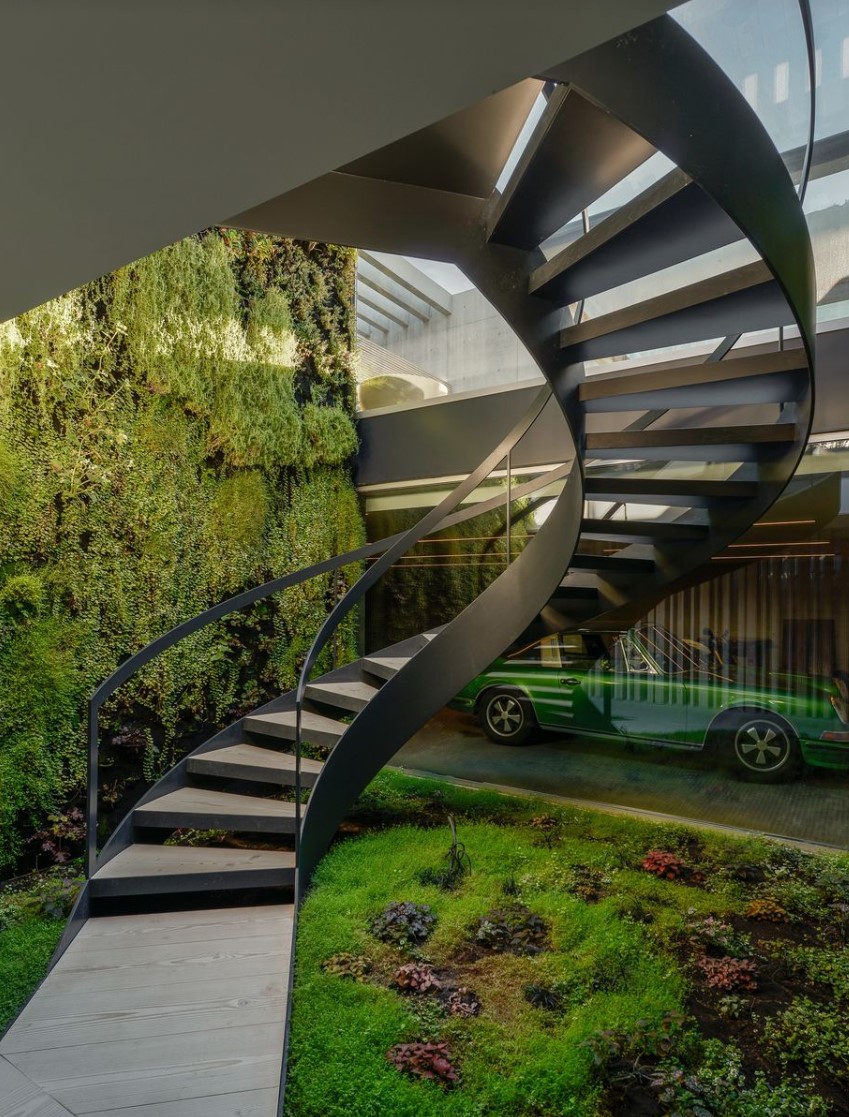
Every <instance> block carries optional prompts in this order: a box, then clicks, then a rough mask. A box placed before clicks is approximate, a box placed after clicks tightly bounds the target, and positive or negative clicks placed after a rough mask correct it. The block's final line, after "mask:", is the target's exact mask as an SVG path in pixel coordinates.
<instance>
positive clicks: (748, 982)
mask: <svg viewBox="0 0 849 1117" xmlns="http://www.w3.org/2000/svg"><path fill="white" fill-rule="evenodd" d="M696 965H697V966H698V967H699V969H700V970H701V971H702V973H703V974H704V978H705V985H707V987H708V989H723V990H727V991H728V992H729V993H732V992H734V990H735V989H748V990H750V991H752V992H753V991H754V990H755V989H757V987H758V967H757V965H756V963H755V962H753V961H752V960H751V959H750V958H708V957H707V955H704V956H703V957H701V958H699V959H698V961H697V962H696Z"/></svg>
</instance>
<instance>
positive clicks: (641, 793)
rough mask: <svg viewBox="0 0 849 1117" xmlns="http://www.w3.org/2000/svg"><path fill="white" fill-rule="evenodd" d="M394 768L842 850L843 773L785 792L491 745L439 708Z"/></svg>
mask: <svg viewBox="0 0 849 1117" xmlns="http://www.w3.org/2000/svg"><path fill="white" fill-rule="evenodd" d="M395 763H396V764H397V765H399V766H402V767H404V768H410V769H416V770H419V771H426V772H432V773H439V774H440V775H445V776H453V777H458V778H460V779H467V780H477V781H480V782H483V783H490V784H503V785H509V786H512V787H516V788H522V789H525V790H530V791H539V792H544V793H548V794H552V795H562V796H566V797H568V798H574V799H585V800H590V801H593V802H597V803H606V804H612V805H615V806H623V807H629V808H634V809H638V810H643V811H657V812H660V813H663V814H671V815H678V816H681V817H683V818H688V819H695V820H701V821H705V822H712V823H719V824H721V825H725V826H735V827H742V828H744V829H747V830H757V831H761V832H763V833H767V834H772V835H776V836H779V837H787V838H796V839H801V840H803V841H809V842H822V843H825V844H828V845H835V846H841V847H844V848H849V772H832V771H828V770H825V769H822V768H820V769H809V770H808V771H807V772H806V773H805V775H804V776H803V777H802V778H801V779H799V780H796V781H794V782H793V783H789V784H778V785H763V784H752V783H745V782H742V781H740V780H738V779H736V778H734V777H733V776H731V775H730V774H728V773H727V772H725V771H724V770H722V769H720V768H718V767H717V766H716V764H715V763H711V762H710V761H709V759H708V758H707V757H701V756H698V755H695V754H689V753H682V752H674V751H671V750H665V749H654V748H649V747H646V746H642V745H641V746H638V751H636V752H630V751H627V749H626V748H625V746H624V745H620V744H619V743H616V742H613V743H608V742H601V741H594V740H590V739H589V738H586V737H583V738H582V737H569V738H559V737H557V736H555V735H553V734H552V735H547V734H542V733H540V734H539V735H538V737H537V738H535V739H532V742H531V743H530V744H528V745H523V746H521V747H518V748H510V747H507V746H504V745H496V744H493V743H492V742H491V741H490V740H489V739H488V738H487V737H486V736H485V735H484V733H483V732H482V730H480V729H479V728H478V726H477V723H476V721H475V720H474V718H472V717H470V716H469V715H468V714H461V713H458V712H456V711H454V710H444V711H443V712H442V713H441V714H440V715H439V716H438V717H436V718H434V719H433V721H431V722H429V723H428V725H426V726H425V728H424V729H422V730H420V732H419V733H417V734H416V736H415V737H413V738H412V739H411V740H410V741H409V742H408V744H407V745H405V746H404V748H403V749H402V750H401V751H400V752H399V753H398V755H397V757H396V759H395Z"/></svg>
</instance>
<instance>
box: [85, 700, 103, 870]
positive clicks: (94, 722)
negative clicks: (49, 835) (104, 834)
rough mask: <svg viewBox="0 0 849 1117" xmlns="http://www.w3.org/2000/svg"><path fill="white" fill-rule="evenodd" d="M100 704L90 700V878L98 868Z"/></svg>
mask: <svg viewBox="0 0 849 1117" xmlns="http://www.w3.org/2000/svg"><path fill="white" fill-rule="evenodd" d="M99 708H100V704H99V703H98V702H97V701H96V700H95V699H94V697H91V698H89V700H88V788H87V794H86V822H85V874H86V877H87V878H88V879H89V880H90V879H91V878H92V877H93V876H94V873H95V870H96V868H97V807H98V798H99V791H100V765H99V757H98V753H99V748H100V731H99V728H98V718H97V715H98V711H99Z"/></svg>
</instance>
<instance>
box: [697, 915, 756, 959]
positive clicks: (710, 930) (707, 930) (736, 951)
mask: <svg viewBox="0 0 849 1117" xmlns="http://www.w3.org/2000/svg"><path fill="white" fill-rule="evenodd" d="M687 929H688V931H689V932H690V941H691V943H693V945H696V944H703V945H706V946H709V947H712V948H713V949H715V950H718V951H720V952H721V953H722V954H726V955H730V957H732V958H750V957H751V956H752V953H753V948H752V940H751V937H750V936H749V935H747V934H744V933H743V932H742V931H735V930H734V928H733V927H732V926H731V924H730V923H726V922H725V921H724V920H722V919H717V918H716V916H713V915H709V916H708V917H707V918H706V919H697V920H695V921H693V922H691V923H690V924H688V927H687Z"/></svg>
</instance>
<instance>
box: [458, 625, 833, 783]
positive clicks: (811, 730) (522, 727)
mask: <svg viewBox="0 0 849 1117" xmlns="http://www.w3.org/2000/svg"><path fill="white" fill-rule="evenodd" d="M451 705H452V706H453V707H454V708H455V709H460V710H466V711H470V712H473V713H475V714H477V715H478V717H479V718H480V722H481V725H482V726H483V728H484V730H485V732H486V733H487V735H488V736H489V737H490V738H491V739H492V740H493V741H497V742H499V743H501V744H505V745H518V744H522V743H523V742H524V741H526V740H527V739H528V737H529V736H530V734H531V732H532V731H533V729H534V728H535V727H536V726H539V727H540V728H542V729H553V730H557V731H558V732H561V733H562V732H564V731H565V732H568V733H579V734H581V735H582V736H599V737H605V738H614V739H617V738H618V739H619V740H622V739H626V740H628V741H632V742H633V741H645V742H648V743H653V744H658V745H663V746H666V747H670V748H679V749H688V750H690V751H700V750H702V749H708V748H711V749H714V750H715V751H716V752H717V753H718V754H719V756H720V758H721V759H723V760H725V761H727V762H728V763H730V764H731V765H732V766H733V767H734V768H736V769H737V770H738V772H739V773H741V774H743V775H747V776H749V777H750V778H752V779H758V780H761V781H763V782H778V781H779V780H783V779H787V778H789V777H790V776H791V775H793V774H795V773H796V772H797V771H798V770H799V769H800V768H801V766H802V763H803V762H805V763H808V764H813V765H818V766H819V767H824V768H844V769H849V687H847V680H846V678H845V676H842V675H838V676H836V677H834V678H828V677H819V676H793V675H762V676H761V677H760V678H759V679H758V680H757V682H755V683H751V682H746V681H738V680H736V679H735V677H734V672H733V670H732V669H729V668H727V667H725V666H723V665H722V663H721V662H720V661H719V658H718V656H717V655H716V653H715V652H711V651H710V650H709V649H708V648H706V647H705V646H704V645H701V644H697V643H693V642H690V641H684V640H681V639H679V638H678V637H676V636H674V635H672V634H671V633H669V632H666V631H665V630H663V629H660V628H657V627H654V626H649V625H643V626H641V627H639V628H636V629H631V630H630V631H628V632H563V633H558V634H557V635H554V636H547V637H545V638H544V639H542V640H538V641H536V642H535V643H533V644H531V645H529V646H528V647H525V648H522V649H521V650H520V651H517V652H512V653H511V654H509V655H505V656H503V657H502V658H501V659H497V660H496V661H495V663H493V664H492V666H491V667H489V668H488V669H487V670H486V671H484V672H483V674H481V675H478V677H477V678H476V679H474V680H473V681H472V682H471V683H469V685H468V686H466V687H464V689H463V690H462V691H460V693H459V694H458V695H457V697H456V698H455V699H454V701H453V702H452V703H451Z"/></svg>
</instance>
